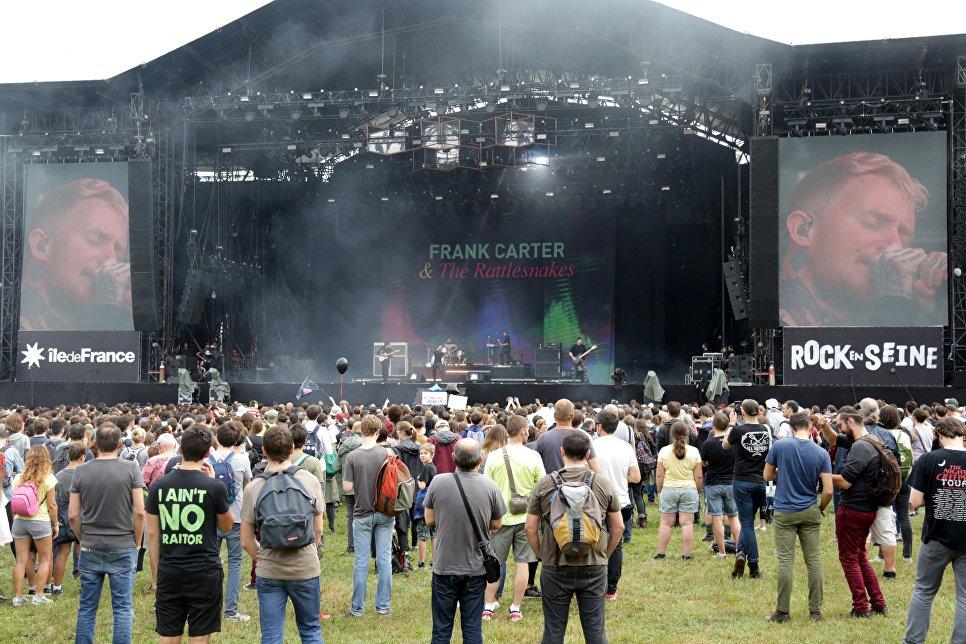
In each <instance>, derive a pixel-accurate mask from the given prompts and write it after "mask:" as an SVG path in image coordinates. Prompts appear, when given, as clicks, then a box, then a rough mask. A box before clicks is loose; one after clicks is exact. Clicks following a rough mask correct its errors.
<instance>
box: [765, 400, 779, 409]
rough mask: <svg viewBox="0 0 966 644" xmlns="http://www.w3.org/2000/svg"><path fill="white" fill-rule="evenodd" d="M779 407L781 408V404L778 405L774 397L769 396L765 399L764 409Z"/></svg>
mask: <svg viewBox="0 0 966 644" xmlns="http://www.w3.org/2000/svg"><path fill="white" fill-rule="evenodd" d="M779 408H781V405H779V404H778V401H777V400H775V399H774V398H769V399H768V400H766V401H765V409H779Z"/></svg>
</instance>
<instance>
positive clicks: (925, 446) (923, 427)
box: [909, 407, 935, 461]
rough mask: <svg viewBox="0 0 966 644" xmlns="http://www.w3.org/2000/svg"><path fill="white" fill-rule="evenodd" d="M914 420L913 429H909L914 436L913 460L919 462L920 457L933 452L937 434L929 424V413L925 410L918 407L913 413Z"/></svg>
mask: <svg viewBox="0 0 966 644" xmlns="http://www.w3.org/2000/svg"><path fill="white" fill-rule="evenodd" d="M912 419H913V423H912V427H910V428H909V433H910V434H911V435H912V459H913V461H918V460H919V457H920V456H922V455H923V454H928V453H929V452H931V451H932V444H933V440H935V434H934V433H933V427H932V425H931V424H930V423H929V412H928V411H926V409H925V408H923V407H918V408H917V409H916V410H915V411H914V412H912Z"/></svg>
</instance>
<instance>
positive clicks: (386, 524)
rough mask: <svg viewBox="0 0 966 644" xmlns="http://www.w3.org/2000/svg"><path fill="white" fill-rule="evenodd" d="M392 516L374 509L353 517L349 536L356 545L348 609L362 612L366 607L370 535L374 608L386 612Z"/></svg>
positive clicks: (390, 584) (390, 560)
mask: <svg viewBox="0 0 966 644" xmlns="http://www.w3.org/2000/svg"><path fill="white" fill-rule="evenodd" d="M394 526H395V520H394V519H393V518H392V517H387V516H386V515H384V514H379V513H378V512H375V513H373V514H369V515H366V516H362V517H360V516H356V517H353V519H352V538H353V545H354V547H355V557H356V558H355V566H354V568H353V570H352V604H351V606H350V607H349V611H350V612H351V613H352V614H353V615H362V611H364V610H365V608H366V583H367V582H368V580H369V553H370V551H371V546H372V537H373V535H375V543H376V572H377V573H378V575H379V582H378V583H377V584H376V612H377V613H388V612H389V601H390V600H391V599H392V532H393V529H394Z"/></svg>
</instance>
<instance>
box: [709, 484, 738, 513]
mask: <svg viewBox="0 0 966 644" xmlns="http://www.w3.org/2000/svg"><path fill="white" fill-rule="evenodd" d="M704 502H705V504H706V505H707V506H708V514H710V515H711V516H713V517H720V516H721V515H727V516H729V517H733V516H737V515H738V507H737V506H736V505H735V492H734V488H733V487H731V484H730V483H729V484H728V485H705V486H704Z"/></svg>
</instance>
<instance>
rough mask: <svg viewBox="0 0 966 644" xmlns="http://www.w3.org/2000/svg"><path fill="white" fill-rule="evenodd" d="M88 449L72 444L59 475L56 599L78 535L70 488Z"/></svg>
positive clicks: (55, 542) (55, 553) (52, 590)
mask: <svg viewBox="0 0 966 644" xmlns="http://www.w3.org/2000/svg"><path fill="white" fill-rule="evenodd" d="M86 451H87V448H86V447H85V446H84V445H82V444H80V443H71V444H70V445H69V446H68V448H67V457H68V463H67V467H65V468H64V469H62V470H61V471H60V472H58V473H57V517H58V524H59V528H58V530H57V536H56V537H54V545H53V554H54V582H53V585H52V586H51V589H50V594H51V595H53V596H54V597H56V596H57V595H59V594H61V592H62V584H63V581H64V572H65V571H66V569H67V557H69V556H70V553H71V550H73V549H74V544H75V543H77V535H75V534H74V531H73V530H71V528H70V521H69V520H68V519H67V510H68V507H69V506H70V488H71V485H72V484H73V482H74V472H76V471H77V468H78V467H80V466H81V465H83V464H84V454H85V452H86Z"/></svg>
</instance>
